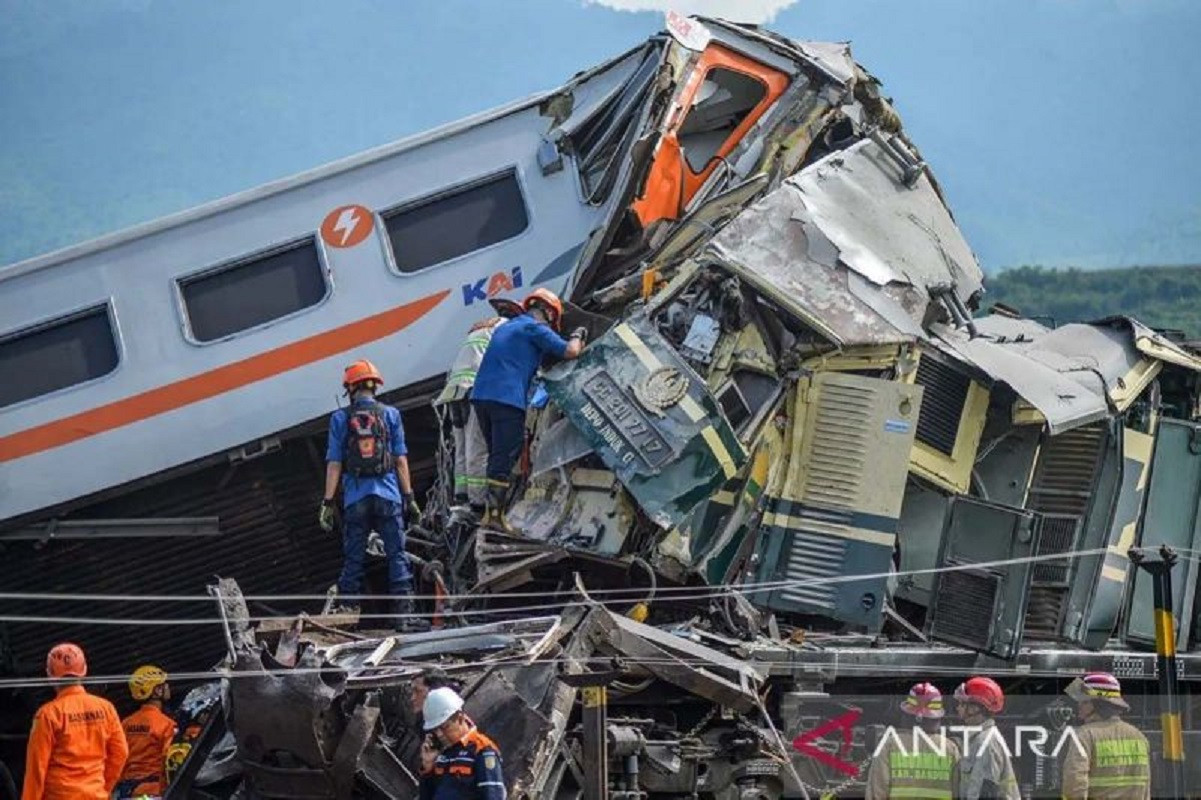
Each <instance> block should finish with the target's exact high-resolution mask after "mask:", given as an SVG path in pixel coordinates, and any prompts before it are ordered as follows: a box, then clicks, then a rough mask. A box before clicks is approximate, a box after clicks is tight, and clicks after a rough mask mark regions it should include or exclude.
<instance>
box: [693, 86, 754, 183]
mask: <svg viewBox="0 0 1201 800" xmlns="http://www.w3.org/2000/svg"><path fill="white" fill-rule="evenodd" d="M766 96H767V87H766V86H765V85H764V84H763V82H762V81H760V80H758V79H756V78H752V77H751V76H750V75H744V74H742V73H741V72H735V71H734V70H731V69H723V68H721V67H715V68H713V69H711V70H710V71H709V74H707V75H706V76H705V82H704V83H702V84H701V87H700V88H699V89H698V90H697V92H696V97H695V99H693V101H692V108H691V110H689V112H688V116H687V117H685V118H684V122H683V124H682V125H680V133H679V140H680V147H682V148H683V150H684V158H685V159H686V160H687V161H688V168H689V169H691V170H692V172H693V173H694V174H697V175H699V174H700V173H702V172H704V171H705V167H707V166H709V162H710V161H712V160H713V157H714V156H716V155H717V154H718V153H719V152H721V146H722V145H723V144H725V143H726V139H729V138H730V134H732V133H733V132H734V131H736V130H737V129H738V126H739V125H741V124H742V122H743V120H745V119H746V118H747V115H749V114H750V113H751V112H752V111H754V110H755V106H757V105H759V103H760V102H761V101H762V100H763V98H764V97H766Z"/></svg>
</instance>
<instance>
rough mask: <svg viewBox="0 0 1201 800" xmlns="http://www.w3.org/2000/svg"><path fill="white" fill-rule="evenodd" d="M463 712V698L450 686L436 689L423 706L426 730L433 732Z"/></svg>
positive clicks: (422, 711)
mask: <svg viewBox="0 0 1201 800" xmlns="http://www.w3.org/2000/svg"><path fill="white" fill-rule="evenodd" d="M462 710H463V698H461V697H459V695H458V694H457V693H456V692H455V690H454V689H451V688H450V687H449V686H442V687H439V688H437V689H434V690H433V691H431V692H430V693H429V694H427V695H426V696H425V703H423V704H422V706H421V718H422V721H423V722H424V724H425V725H424V727H425V730H426V731H427V732H428V731H432V730H433V729H434V728H437V727H438V726H439V725H441V724H442V723H444V722H446V720H448V719H450V718H451V717H453V716H454V715H455V714H457V713H459V712H460V711H462Z"/></svg>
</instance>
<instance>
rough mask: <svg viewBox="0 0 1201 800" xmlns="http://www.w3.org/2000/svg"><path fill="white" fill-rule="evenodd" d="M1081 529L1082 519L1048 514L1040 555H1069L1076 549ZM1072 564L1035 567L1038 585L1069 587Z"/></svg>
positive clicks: (1046, 562) (1049, 563)
mask: <svg viewBox="0 0 1201 800" xmlns="http://www.w3.org/2000/svg"><path fill="white" fill-rule="evenodd" d="M1079 529H1080V518H1079V517H1076V516H1072V515H1069V514H1046V515H1044V516H1043V524H1042V537H1041V538H1040V539H1039V540H1038V555H1040V556H1049V555H1054V554H1056V553H1068V552H1071V551H1072V550H1074V549H1075V545H1076V532H1077V531H1078V530H1079ZM1071 569H1072V566H1071V562H1070V561H1068V560H1066V559H1065V560H1064V561H1043V562H1039V563H1036V564H1035V565H1034V583H1035V584H1036V585H1042V586H1048V585H1054V586H1062V587H1065V588H1066V587H1067V585H1068V577H1069V575H1070V573H1071Z"/></svg>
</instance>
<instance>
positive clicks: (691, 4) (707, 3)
mask: <svg viewBox="0 0 1201 800" xmlns="http://www.w3.org/2000/svg"><path fill="white" fill-rule="evenodd" d="M585 2H586V3H588V4H590V5H600V6H605V7H607V8H612V9H616V10H617V11H661V12H665V13H666V12H667V11H673V10H674V11H679V12H680V13H681V14H700V15H701V16H705V17H721V18H722V19H728V20H730V21H731V22H753V23H756V24H761V23H764V22H771V21H772V20H773V19H774V18H775V16H776V14H778V13H780V11H782V10H784V9H785V8H788V7H789V6H791V5H793V4H795V3H796V2H797V0H585Z"/></svg>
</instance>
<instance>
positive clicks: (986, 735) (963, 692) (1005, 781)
mask: <svg viewBox="0 0 1201 800" xmlns="http://www.w3.org/2000/svg"><path fill="white" fill-rule="evenodd" d="M1004 708H1005V693H1004V692H1003V691H1001V687H1000V686H998V685H997V682H996V681H994V680H993V679H992V678H987V677H984V676H982V675H977V676H975V677H972V678H968V679H967V680H966V681H964V682H963V683H961V684H959V686H958V687H957V688H956V689H955V713H956V715H957V716H958V717H959V718H960V719H961V720H962V721H963V724H964V726H965V727H967V728H969V729H970V730H969V731H968V734H967V737H966V738H965V740H964V744H965V748H964V752H963V755H962V757H961V758H960V760H959V791H960V796H961V797H962V798H963V799H964V800H978V798H1003V800H1021V796H1022V795H1021V793H1020V792H1019V791H1018V781H1017V775H1016V774H1015V773H1014V771H1013V762H1012V761H1010V759H1009V751H1008V750H1007V749H1006V746H1005V741H1004V740H1003V739H1002V738H1001V734H1000V731H999V730H998V729H997V723H996V720H994V719H993V717H995V716H996V715H997V714H1000V713H1001V710H1002V709H1004Z"/></svg>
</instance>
